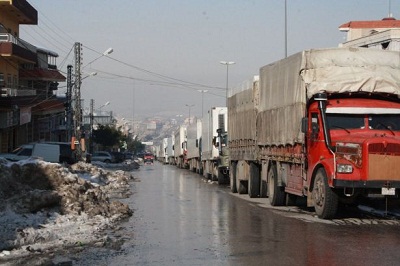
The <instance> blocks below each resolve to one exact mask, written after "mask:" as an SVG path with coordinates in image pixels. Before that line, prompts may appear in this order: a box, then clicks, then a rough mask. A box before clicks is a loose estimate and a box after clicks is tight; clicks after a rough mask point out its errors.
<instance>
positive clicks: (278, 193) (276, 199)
mask: <svg viewBox="0 0 400 266" xmlns="http://www.w3.org/2000/svg"><path fill="white" fill-rule="evenodd" d="M268 198H269V202H270V203H271V205H272V206H283V205H285V191H284V190H283V187H279V186H278V172H277V170H276V166H275V165H271V167H270V169H269V170H268Z"/></svg>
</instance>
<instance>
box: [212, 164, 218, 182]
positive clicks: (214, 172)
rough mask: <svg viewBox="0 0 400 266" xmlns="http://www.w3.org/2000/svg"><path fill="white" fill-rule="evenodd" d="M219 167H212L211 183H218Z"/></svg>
mask: <svg viewBox="0 0 400 266" xmlns="http://www.w3.org/2000/svg"><path fill="white" fill-rule="evenodd" d="M218 175H219V171H218V167H217V166H216V165H213V166H212V171H211V181H218Z"/></svg>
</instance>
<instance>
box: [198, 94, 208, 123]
mask: <svg viewBox="0 0 400 266" xmlns="http://www.w3.org/2000/svg"><path fill="white" fill-rule="evenodd" d="M197 91H198V92H201V118H203V114H204V93H205V92H207V91H208V90H197Z"/></svg>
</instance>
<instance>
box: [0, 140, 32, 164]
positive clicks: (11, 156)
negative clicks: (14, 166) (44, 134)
mask: <svg viewBox="0 0 400 266" xmlns="http://www.w3.org/2000/svg"><path fill="white" fill-rule="evenodd" d="M32 150H33V144H26V145H21V146H20V147H18V148H16V149H15V150H13V151H12V152H11V153H1V154H0V157H3V158H5V159H7V160H9V161H13V162H16V161H20V160H25V159H28V158H29V157H31V156H32Z"/></svg>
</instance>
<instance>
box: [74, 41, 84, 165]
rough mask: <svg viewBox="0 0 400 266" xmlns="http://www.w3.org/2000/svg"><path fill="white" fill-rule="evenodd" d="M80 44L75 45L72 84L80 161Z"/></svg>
mask: <svg viewBox="0 0 400 266" xmlns="http://www.w3.org/2000/svg"><path fill="white" fill-rule="evenodd" d="M81 50H82V48H81V43H79V42H76V43H75V50H74V51H75V82H74V99H75V106H74V135H75V141H76V143H78V147H77V149H76V151H77V156H78V158H79V159H82V148H83V147H82V145H81V136H82V132H81V130H82V107H81V83H82V80H81Z"/></svg>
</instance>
